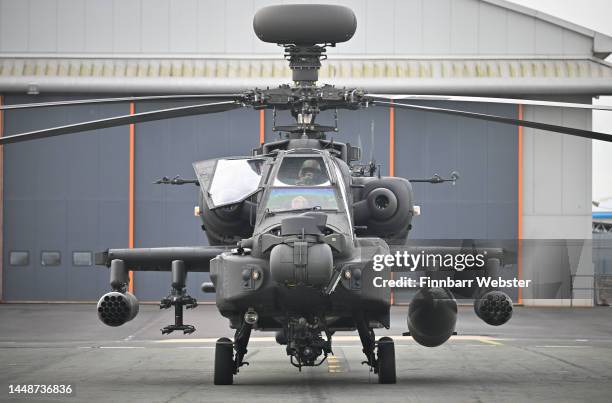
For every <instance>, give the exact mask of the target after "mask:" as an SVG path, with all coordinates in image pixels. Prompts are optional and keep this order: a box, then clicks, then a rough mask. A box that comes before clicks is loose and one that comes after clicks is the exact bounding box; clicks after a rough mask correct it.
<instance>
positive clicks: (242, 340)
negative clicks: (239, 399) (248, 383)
mask: <svg viewBox="0 0 612 403" xmlns="http://www.w3.org/2000/svg"><path fill="white" fill-rule="evenodd" d="M252 329H253V325H251V324H248V323H246V322H242V325H240V328H239V329H238V330H236V335H235V336H234V342H233V343H232V341H231V340H230V339H228V338H227V337H222V338H220V339H219V340H217V344H216V345H215V376H214V383H215V385H231V384H233V383H234V375H236V374H238V371H239V369H240V367H241V366H243V365H249V363H248V362H246V361H244V360H243V359H244V356H245V355H246V353H247V351H248V350H247V345H248V344H249V339H250V337H251V330H252ZM234 350H235V351H236V354H234Z"/></svg>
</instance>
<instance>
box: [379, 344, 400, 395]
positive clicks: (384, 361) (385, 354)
mask: <svg viewBox="0 0 612 403" xmlns="http://www.w3.org/2000/svg"><path fill="white" fill-rule="evenodd" d="M395 382H396V376H395V344H394V343H393V339H392V338H390V337H381V338H380V340H378V383H383V384H389V383H395Z"/></svg>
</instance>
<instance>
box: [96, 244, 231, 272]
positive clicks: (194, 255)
mask: <svg viewBox="0 0 612 403" xmlns="http://www.w3.org/2000/svg"><path fill="white" fill-rule="evenodd" d="M228 250H229V248H227V247H220V246H183V247H165V248H131V249H107V250H106V251H104V252H99V253H96V256H95V261H96V265H100V266H107V267H110V265H111V262H112V261H113V260H115V259H120V260H123V261H124V262H125V266H126V267H128V268H129V269H130V270H135V271H170V270H171V268H172V262H173V261H175V260H180V261H182V262H184V263H185V266H186V268H187V270H188V271H199V272H208V271H210V260H211V259H213V258H214V257H216V256H217V255H219V254H221V253H223V252H227V251H228Z"/></svg>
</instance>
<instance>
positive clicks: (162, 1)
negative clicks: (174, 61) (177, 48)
mask: <svg viewBox="0 0 612 403" xmlns="http://www.w3.org/2000/svg"><path fill="white" fill-rule="evenodd" d="M141 8H142V21H141V24H142V26H141V32H140V35H141V38H142V40H141V50H142V52H144V53H167V52H169V51H170V46H169V45H170V44H169V37H170V18H169V17H170V16H171V14H170V2H169V0H148V1H144V2H142V3H141Z"/></svg>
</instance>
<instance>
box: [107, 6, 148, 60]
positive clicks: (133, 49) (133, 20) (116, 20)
mask: <svg viewBox="0 0 612 403" xmlns="http://www.w3.org/2000/svg"><path fill="white" fill-rule="evenodd" d="M107 4H108V2H107ZM140 5H141V1H140V0H113V20H112V21H110V22H107V23H108V24H112V26H113V31H112V32H113V50H112V51H113V53H141V52H142V46H141V43H142V37H141V29H142V11H141V8H140Z"/></svg>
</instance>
